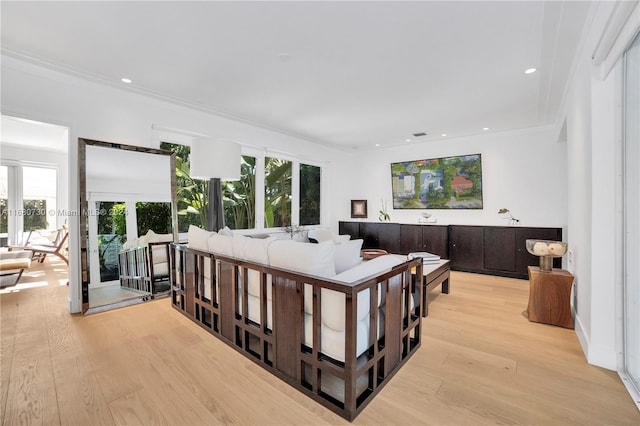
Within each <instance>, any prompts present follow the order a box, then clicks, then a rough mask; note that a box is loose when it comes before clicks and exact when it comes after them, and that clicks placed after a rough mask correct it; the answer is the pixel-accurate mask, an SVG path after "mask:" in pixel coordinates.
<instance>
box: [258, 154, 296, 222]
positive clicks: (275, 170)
mask: <svg viewBox="0 0 640 426" xmlns="http://www.w3.org/2000/svg"><path fill="white" fill-rule="evenodd" d="M291 174H292V163H291V161H286V160H281V159H279V158H271V157H266V158H265V185H264V192H265V196H264V205H265V215H264V218H265V227H267V228H271V227H275V226H288V225H291Z"/></svg>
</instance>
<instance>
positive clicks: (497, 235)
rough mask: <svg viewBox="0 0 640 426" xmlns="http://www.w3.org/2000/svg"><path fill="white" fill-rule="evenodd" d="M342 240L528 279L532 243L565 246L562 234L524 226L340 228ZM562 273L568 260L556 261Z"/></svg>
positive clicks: (365, 225) (533, 263) (355, 225)
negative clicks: (552, 242) (344, 237)
mask: <svg viewBox="0 0 640 426" xmlns="http://www.w3.org/2000/svg"><path fill="white" fill-rule="evenodd" d="M338 228H339V232H340V234H349V235H351V238H352V239H358V238H361V239H363V240H364V243H363V245H362V248H381V249H384V250H387V251H388V252H390V253H400V254H407V253H410V252H414V251H427V252H429V253H434V254H437V255H439V256H440V257H442V258H443V259H449V260H450V265H451V269H452V270H454V271H464V272H475V273H480V274H489V275H498V276H503V277H511V278H519V279H523V280H526V279H528V271H527V267H528V266H536V265H538V264H539V258H538V257H537V256H534V255H532V254H529V252H527V249H526V247H525V241H526V240H527V239H541V240H555V241H562V228H540V227H524V226H472V225H431V224H429V225H415V224H404V223H389V222H351V221H340V222H338ZM553 262H554V263H553V266H554V268H561V267H562V259H561V258H557V259H554V261H553Z"/></svg>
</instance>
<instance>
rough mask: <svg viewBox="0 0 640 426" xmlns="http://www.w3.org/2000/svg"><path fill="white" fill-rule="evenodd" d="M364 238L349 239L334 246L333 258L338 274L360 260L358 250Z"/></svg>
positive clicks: (357, 263)
mask: <svg viewBox="0 0 640 426" xmlns="http://www.w3.org/2000/svg"><path fill="white" fill-rule="evenodd" d="M363 242H364V240H349V241H345V242H344V243H342V244H336V245H335V247H334V254H333V258H334V259H333V260H334V265H335V267H336V274H340V273H342V272H344V271H346V270H347V269H351V268H353V267H354V266H357V265H359V264H360V262H362V257H360V250H361V249H362V243H363Z"/></svg>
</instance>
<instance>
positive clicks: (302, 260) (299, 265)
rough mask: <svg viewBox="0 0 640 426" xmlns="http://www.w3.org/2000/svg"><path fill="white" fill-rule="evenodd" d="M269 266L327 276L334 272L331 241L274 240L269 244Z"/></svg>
mask: <svg viewBox="0 0 640 426" xmlns="http://www.w3.org/2000/svg"><path fill="white" fill-rule="evenodd" d="M267 251H268V253H269V263H270V264H271V266H274V267H276V268H282V269H290V270H291V271H294V272H300V273H303V274H309V275H314V276H317V277H322V278H329V277H332V276H334V275H335V274H336V267H335V265H334V262H333V257H334V255H333V253H334V244H333V241H325V242H323V243H319V244H308V243H300V242H297V241H291V240H276V241H273V242H271V244H269V248H268V250H267Z"/></svg>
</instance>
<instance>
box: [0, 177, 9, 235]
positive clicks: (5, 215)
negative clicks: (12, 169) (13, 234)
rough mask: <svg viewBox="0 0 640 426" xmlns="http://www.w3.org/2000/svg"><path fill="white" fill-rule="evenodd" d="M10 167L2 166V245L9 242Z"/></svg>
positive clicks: (0, 199) (0, 229)
mask: <svg viewBox="0 0 640 426" xmlns="http://www.w3.org/2000/svg"><path fill="white" fill-rule="evenodd" d="M8 185H9V169H8V168H7V166H0V247H4V246H6V245H7V243H8V241H7V240H8V232H9V225H8V224H9V190H8Z"/></svg>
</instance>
